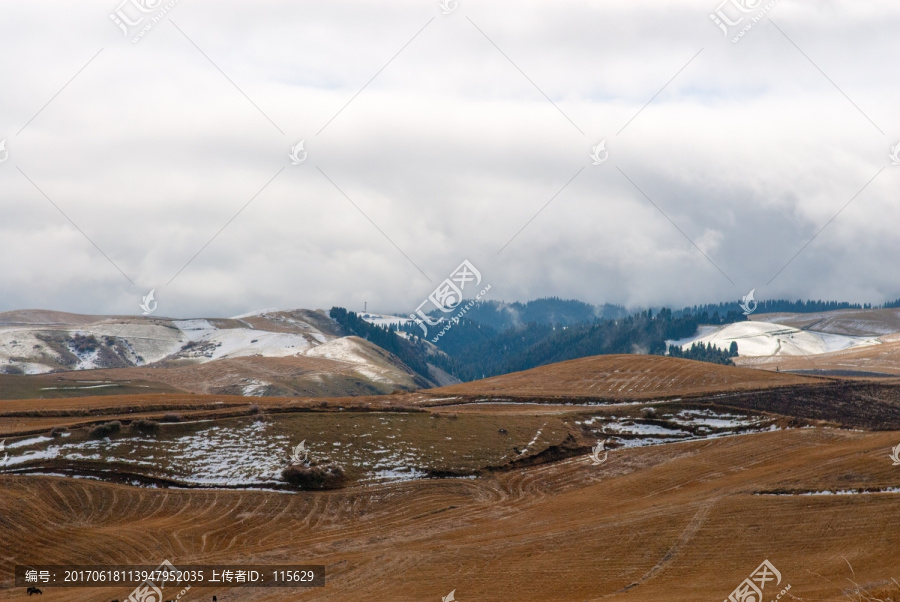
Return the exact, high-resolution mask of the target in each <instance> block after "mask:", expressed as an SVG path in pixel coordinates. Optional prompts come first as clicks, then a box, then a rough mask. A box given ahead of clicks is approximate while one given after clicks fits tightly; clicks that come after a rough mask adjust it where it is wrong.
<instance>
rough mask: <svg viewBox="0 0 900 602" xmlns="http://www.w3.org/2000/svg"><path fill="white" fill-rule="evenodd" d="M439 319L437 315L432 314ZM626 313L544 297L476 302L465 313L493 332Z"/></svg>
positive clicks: (620, 309) (618, 308)
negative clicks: (519, 300) (512, 301)
mask: <svg viewBox="0 0 900 602" xmlns="http://www.w3.org/2000/svg"><path fill="white" fill-rule="evenodd" d="M432 315H433V316H434V317H440V312H439V311H435V312H432ZM628 315H629V312H628V310H626V309H625V308H624V307H622V306H620V305H609V304H606V305H599V306H594V305H591V304H589V303H584V302H583V301H576V300H574V299H560V298H559V297H547V298H544V299H535V300H534V301H528V302H527V303H519V302H515V303H506V302H502V301H478V302H477V303H475V305H474V306H472V308H471V309H469V311H468V312H467V313H466V317H467V318H468V319H470V320H472V321H473V322H478V323H479V324H482V325H484V326H490V327H491V328H493V329H495V330H507V329H508V328H515V327H518V326H522V325H524V324H532V323H533V324H545V325H548V326H570V325H572V324H582V323H585V322H593V321H594V320H596V319H598V318H600V319H602V318H612V319H615V318H625V317H627V316H628Z"/></svg>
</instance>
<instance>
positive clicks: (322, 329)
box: [0, 310, 452, 398]
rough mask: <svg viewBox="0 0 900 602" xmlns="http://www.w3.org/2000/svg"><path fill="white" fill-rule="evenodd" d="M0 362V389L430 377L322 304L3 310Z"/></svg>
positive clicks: (281, 390)
mask: <svg viewBox="0 0 900 602" xmlns="http://www.w3.org/2000/svg"><path fill="white" fill-rule="evenodd" d="M0 372H2V373H5V375H4V374H2V373H0V383H7V384H8V386H5V387H0V398H3V397H5V398H11V397H41V396H57V395H58V392H59V391H68V392H69V394H70V395H75V394H101V393H109V394H116V393H124V392H128V391H129V390H134V389H135V388H150V389H151V390H157V391H161V392H164V391H184V392H193V393H221V394H238V395H249V396H263V395H290V396H292V395H299V396H340V395H371V394H379V393H390V392H391V391H393V390H395V389H416V388H420V387H428V386H432V385H433V384H434V382H433V381H431V380H429V379H426V378H425V377H423V376H422V375H420V374H416V373H415V372H413V371H412V370H410V368H409V367H407V366H406V365H405V364H404V363H403V362H402V361H400V360H399V359H398V358H397V357H395V356H394V355H392V354H390V353H388V352H386V351H385V350H384V349H382V348H380V347H378V346H377V345H375V344H373V343H370V342H368V341H365V340H363V339H361V338H359V337H353V336H344V333H343V332H342V331H341V329H340V328H339V326H338V325H337V324H335V323H334V321H333V320H331V318H329V317H328V315H327V314H326V313H325V312H316V311H307V310H293V311H275V310H268V311H263V312H257V313H254V314H248V315H244V316H239V317H235V318H228V319H190V320H174V319H169V318H157V317H132V316H128V317H121V316H83V315H75V314H66V313H61V312H50V311H36V310H27V311H15V312H6V313H3V314H0ZM450 380H451V381H452V379H450ZM445 382H446V380H445Z"/></svg>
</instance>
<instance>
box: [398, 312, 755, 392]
mask: <svg viewBox="0 0 900 602" xmlns="http://www.w3.org/2000/svg"><path fill="white" fill-rule="evenodd" d="M729 318H731V319H732V321H739V320H745V319H746V317H745V316H744V315H743V314H740V313H737V314H730V315H729ZM724 320H725V318H724V317H720V316H719V314H714V315H712V316H710V315H708V314H705V313H701V314H690V315H681V316H675V315H673V313H672V311H671V310H669V309H663V310H660V311H659V312H658V313H657V314H655V315H654V313H653V312H652V311H651V310H647V311H643V312H640V313H637V314H634V315H633V316H627V317H625V318H622V319H618V320H609V319H606V320H595V321H594V322H592V323H582V324H574V325H571V326H550V325H547V324H536V323H530V324H525V325H522V326H518V327H516V328H510V329H507V330H504V331H498V330H496V329H494V328H491V327H489V326H485V325H483V324H478V323H476V322H475V321H473V320H469V319H463V320H460V321H459V322H458V323H455V324H454V325H453V327H452V328H450V329H449V330H447V331H446V332H445V334H444V335H443V336H442V337H441V338H440V339H438V341H437V343H436V344H437V346H438V348H439V349H440V350H441V351H443V352H444V353H445V354H446V356H442V355H434V356H432V357H430V358H429V361H430V362H432V363H434V364H435V365H437V366H438V367H440V368H442V369H443V370H446V371H447V372H449V373H450V374H453V375H454V376H456V377H457V378H459V379H461V380H465V381H468V380H475V379H478V378H483V377H486V376H496V375H498V374H506V373H509V372H516V371H519V370H527V369H529V368H534V367H536V366H543V365H546V364H552V363H555V362H562V361H565V360H571V359H576V358H579V357H586V356H590V355H607V354H614V353H645V354H647V353H649V354H657V355H663V354H665V353H666V340H674V339H683V338H687V337H690V336H692V335H693V334H694V333H696V332H697V326H698V325H700V324H722V323H726V322H725V321H724ZM436 328H437V327H434V329H433V330H436ZM401 329H402V330H404V331H406V332H408V333H410V335H416V336H417V335H421V334H423V333H422V330H421V328H420V327H418V326H416V325H415V324H411V323H410V324H406V325H405V326H403V327H402V328H401Z"/></svg>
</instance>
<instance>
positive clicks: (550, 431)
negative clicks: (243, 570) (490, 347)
mask: <svg viewBox="0 0 900 602" xmlns="http://www.w3.org/2000/svg"><path fill="white" fill-rule="evenodd" d="M257 403H258V405H257ZM167 415H168V416H169V418H168V420H169V421H166V419H167V418H166V417H167ZM140 419H144V420H153V421H154V422H156V421H159V424H158V425H157V426H156V427H154V429H153V430H152V431H148V432H143V431H140V430H139V429H137V428H136V426H137V425H138V420H140ZM111 420H118V421H120V422H121V423H122V426H121V430H120V431H118V432H115V433H112V434H109V435H105V436H101V437H97V436H96V435H95V434H94V433H93V430H94V429H95V427H96V426H97V425H101V424H104V423H107V422H109V421H111ZM63 426H64V427H66V430H62V429H60V428H59V427H63ZM51 427H57V431H56V433H55V435H56V436H51V433H49V429H50V428H51ZM301 438H303V439H305V440H306V442H307V444H308V447H309V449H310V450H311V453H312V454H313V455H315V456H317V457H321V458H322V459H324V460H327V461H329V462H337V463H340V464H343V465H344V466H345V467H346V468H347V474H348V480H347V482H346V486H344V487H343V488H339V489H335V490H331V491H313V490H306V489H302V488H301V489H300V490H296V489H293V490H281V491H273V490H271V489H273V488H275V487H277V486H278V484H277V482H276V481H277V479H278V467H279V466H283V465H284V463H285V462H287V460H288V457H287V453H288V451H289V450H290V448H291V447H292V446H293V445H295V444H296V443H297V442H298V440H299V439H301ZM0 439H6V453H8V454H9V456H8V460H7V461H6V466H5V467H3V468H2V469H0V550H2V552H0V601H2V600H17V599H22V598H24V597H25V591H24V588H14V587H12V578H11V577H12V570H13V567H14V566H15V565H17V564H38V563H40V564H82V565H88V564H119V565H121V564H149V565H154V566H156V565H158V564H159V563H160V562H162V561H163V560H164V559H168V560H170V561H171V562H172V563H174V564H175V565H176V566H178V565H191V564H194V565H198V564H207V565H209V564H222V563H230V564H322V565H325V566H326V583H327V584H326V586H325V587H324V588H323V589H315V590H304V589H299V588H295V589H252V588H240V589H239V588H231V589H227V588H219V589H214V588H203V589H201V588H193V589H192V590H191V591H190V592H188V593H187V595H186V596H185V597H183V598H182V600H185V601H186V602H190V601H192V600H197V601H200V600H206V601H208V600H210V599H212V596H213V595H216V596H217V597H218V600H220V601H222V602H228V601H232V600H233V601H237V600H240V601H250V602H256V601H275V600H347V601H359V600H378V601H380V600H391V601H406V600H410V601H420V600H426V601H427V600H434V601H435V602H437V601H439V600H441V599H442V598H444V597H446V596H447V595H448V594H449V593H450V592H451V591H454V592H455V594H454V595H455V598H454V599H455V600H458V601H460V602H465V601H467V600H479V601H494V600H497V601H501V600H502V601H507V600H550V601H568V600H607V599H608V600H641V601H644V600H646V601H649V602H656V601H659V602H662V601H672V600H676V601H685V602H688V601H691V602H693V601H696V600H724V599H727V598H728V596H729V594H731V593H732V591H734V590H735V588H737V587H738V586H739V585H740V584H741V582H742V581H744V579H746V578H748V577H749V576H750V574H751V573H752V572H753V571H754V570H755V569H756V568H757V567H759V566H760V564H761V563H762V562H763V561H764V560H768V561H769V562H770V563H771V564H772V565H773V566H774V567H777V570H778V571H779V572H780V574H781V581H780V582H779V583H778V585H777V588H776V587H775V586H774V584H772V585H771V587H767V588H766V589H765V591H764V594H765V596H764V598H763V599H764V600H769V599H775V598H776V596H777V595H778V594H779V593H780V592H781V591H782V590H784V589H785V588H786V587H787V586H788V585H789V586H790V588H789V589H788V590H787V592H786V593H789V594H790V595H786V596H783V597H782V599H803V600H835V601H836V600H847V599H850V600H881V601H887V600H894V601H897V600H900V572H898V566H900V562H898V561H900V552H898V550H900V530H897V529H896V528H895V523H896V517H897V516H898V513H900V465H895V464H894V462H893V461H892V459H891V458H890V457H889V456H890V454H891V451H892V448H894V447H895V446H897V445H898V444H900V387H898V386H897V384H896V383H894V382H893V381H888V380H886V379H880V380H879V381H878V382H875V381H872V382H866V381H841V380H835V379H823V378H806V377H802V376H796V375H788V374H783V373H782V374H777V373H770V372H764V371H753V370H748V369H741V368H732V367H727V368H726V367H719V366H709V365H705V364H699V363H697V362H689V361H686V360H672V359H671V358H633V360H632V361H628V359H627V358H623V357H615V356H614V357H606V358H589V359H586V360H576V361H575V362H567V363H564V364H559V365H555V366H547V367H544V368H538V369H535V370H532V371H529V372H524V373H519V374H513V375H508V376H505V377H498V378H496V379H487V380H485V381H480V382H476V383H469V384H467V385H465V386H459V387H448V388H445V389H442V390H429V391H419V392H413V393H404V394H397V395H386V396H379V397H360V398H344V399H331V400H327V401H323V400H321V399H301V398H267V399H264V400H255V399H254V400H249V399H246V398H242V397H232V396H215V395H185V394H145V395H125V396H108V397H87V398H78V399H53V400H49V399H48V400H40V402H39V403H36V400H19V401H5V402H2V403H0ZM599 442H603V443H604V446H605V447H606V451H603V450H601V449H600V448H599V447H593V450H592V446H596V445H597V444H598V443H599ZM592 451H593V453H592ZM601 451H602V453H601ZM607 452H608V453H607ZM448 475H455V476H453V477H452V478H446V477H448ZM73 476H77V477H81V478H72V477H73ZM84 477H88V478H84ZM138 477H140V478H138ZM438 477H440V478H438ZM98 479H99V480H98ZM127 483H135V484H138V485H141V486H134V485H131V484H127ZM173 484H174V485H178V487H172V486H171V485H173ZM187 487H191V488H187ZM197 487H199V488H197ZM208 487H213V488H208ZM238 487H251V489H240V488H238ZM252 487H264V488H265V489H264V490H254V489H252ZM131 589H132V588H119V589H117V588H111V589H108V588H90V589H88V588H84V589H68V588H67V589H54V588H49V587H48V588H44V594H43V596H42V598H41V599H42V600H49V601H53V600H59V601H63V600H65V601H66V602H88V601H91V602H103V601H105V602H109V601H111V600H114V599H118V600H125V599H126V598H127V596H128V594H129V592H130V591H131ZM176 593H177V592H176ZM172 597H174V594H173V595H172ZM164 599H168V598H164ZM756 602H759V601H756Z"/></svg>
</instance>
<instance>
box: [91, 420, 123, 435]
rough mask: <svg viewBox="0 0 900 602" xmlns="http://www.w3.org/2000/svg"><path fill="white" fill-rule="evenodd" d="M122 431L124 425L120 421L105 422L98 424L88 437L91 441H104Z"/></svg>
mask: <svg viewBox="0 0 900 602" xmlns="http://www.w3.org/2000/svg"><path fill="white" fill-rule="evenodd" d="M121 430H122V423H121V422H119V421H118V420H113V421H112V422H104V423H103V424H98V425H97V426H95V427H94V428H92V429H91V430H90V432H89V433H88V436H89V437H90V438H91V439H103V438H104V437H109V436H111V435H115V434H116V433H118V432H119V431H121Z"/></svg>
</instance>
